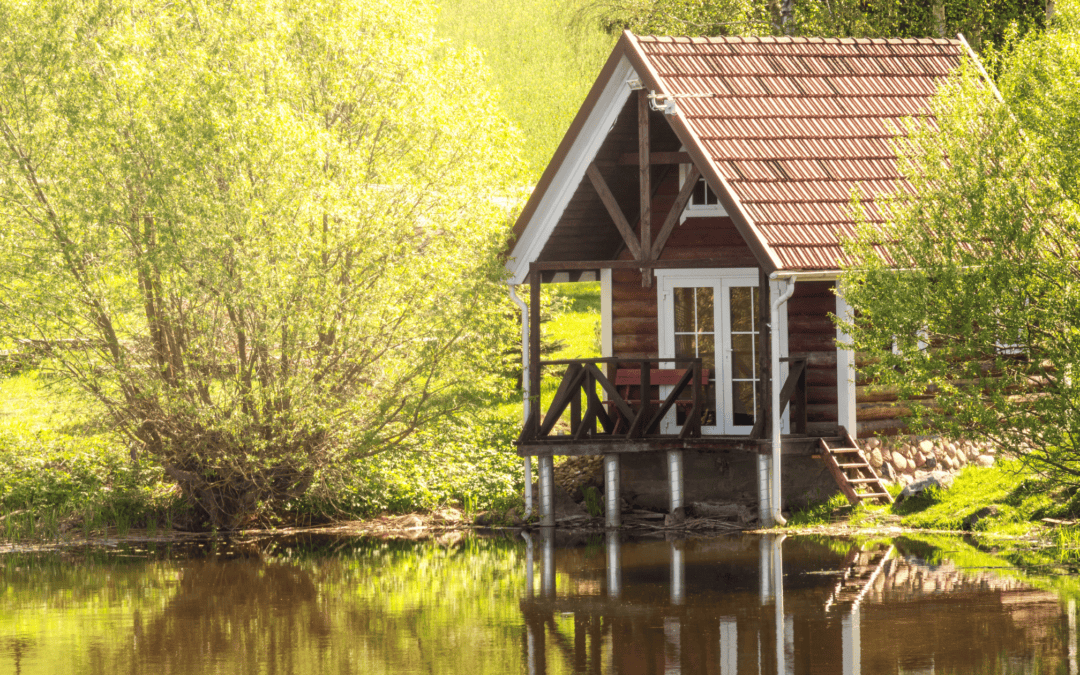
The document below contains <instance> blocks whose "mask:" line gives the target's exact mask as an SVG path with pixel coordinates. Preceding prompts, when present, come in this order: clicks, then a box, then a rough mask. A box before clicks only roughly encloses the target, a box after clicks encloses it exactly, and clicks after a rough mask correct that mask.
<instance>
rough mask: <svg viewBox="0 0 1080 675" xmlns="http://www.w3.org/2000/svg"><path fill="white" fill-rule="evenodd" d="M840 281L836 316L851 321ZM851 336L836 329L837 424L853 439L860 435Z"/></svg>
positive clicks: (851, 315)
mask: <svg viewBox="0 0 1080 675" xmlns="http://www.w3.org/2000/svg"><path fill="white" fill-rule="evenodd" d="M842 290H843V289H842V288H841V287H840V281H839V280H837V282H836V316H837V317H839V318H840V319H841V320H843V321H850V320H851V319H852V317H853V316H854V312H853V311H852V309H851V305H849V304H848V303H847V300H845V299H844V296H843V294H842ZM844 345H851V336H850V335H848V334H847V333H845V332H844V331H843V330H841V329H840V328H837V329H836V414H837V423H838V424H839V425H840V426H842V427H844V428H845V429H847V432H848V433H849V434H851V437H852V438H855V437H856V436H857V435H858V431H859V429H858V426H856V425H857V423H858V420H856V418H855V352H854V351H853V350H852V349H851V347H850V346H847V347H845V346H844Z"/></svg>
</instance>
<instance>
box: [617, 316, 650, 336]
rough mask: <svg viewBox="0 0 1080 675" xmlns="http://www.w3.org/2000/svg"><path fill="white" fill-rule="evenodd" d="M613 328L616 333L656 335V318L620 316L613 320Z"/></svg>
mask: <svg viewBox="0 0 1080 675" xmlns="http://www.w3.org/2000/svg"><path fill="white" fill-rule="evenodd" d="M611 330H612V332H613V333H614V334H615V335H649V336H656V335H657V329H656V318H655V317H653V318H639V317H632V318H630V317H619V318H616V319H615V320H614V321H612V322H611Z"/></svg>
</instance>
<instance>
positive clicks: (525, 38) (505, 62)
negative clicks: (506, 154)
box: [438, 0, 617, 183]
mask: <svg viewBox="0 0 1080 675" xmlns="http://www.w3.org/2000/svg"><path fill="white" fill-rule="evenodd" d="M585 4H586V0H443V2H441V3H440V8H441V13H440V19H439V23H438V31H439V33H440V34H441V36H442V37H444V38H446V39H448V40H449V41H450V42H451V43H452V44H454V45H455V46H457V47H465V46H467V45H469V46H473V47H476V48H477V49H479V50H480V52H481V53H482V54H483V57H484V62H485V64H486V65H487V66H488V68H490V69H491V71H492V75H493V78H494V81H495V84H496V85H497V86H498V87H499V90H500V100H501V102H502V103H501V107H502V111H503V114H504V115H505V116H506V117H508V118H510V119H511V120H513V121H514V122H515V123H516V124H517V126H518V127H519V128H520V129H521V130H522V132H524V133H523V135H524V146H523V147H522V149H521V154H522V157H523V159H524V160H525V162H526V163H527V164H528V167H529V169H528V170H529V176H528V182H530V183H533V182H535V181H536V180H537V179H538V178H539V176H540V174H541V172H543V170H544V168H545V167H546V166H547V163H548V161H549V160H550V159H551V156H552V154H553V153H554V152H555V148H556V147H557V146H558V144H559V142H560V141H561V140H562V137H563V135H564V134H565V133H566V130H567V128H569V126H570V122H571V121H572V120H573V119H574V115H576V114H577V111H578V108H579V107H580V106H581V102H582V101H584V100H585V96H586V95H587V94H588V92H589V88H590V87H591V86H592V83H593V81H594V80H595V79H596V77H597V75H599V73H600V69H601V67H603V64H604V61H605V60H606V59H607V57H608V55H609V54H610V52H611V49H612V48H613V47H614V45H615V40H616V37H617V36H611V35H607V34H606V33H604V32H602V31H600V30H599V29H598V28H595V27H593V26H585V25H579V24H578V23H577V22H575V21H574V19H575V17H576V16H577V15H578V13H579V11H580V10H581V8H582V7H584V6H585Z"/></svg>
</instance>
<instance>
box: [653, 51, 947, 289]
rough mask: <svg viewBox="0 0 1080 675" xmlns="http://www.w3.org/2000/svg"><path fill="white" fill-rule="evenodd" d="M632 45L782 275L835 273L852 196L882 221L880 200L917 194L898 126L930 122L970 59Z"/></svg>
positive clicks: (850, 220)
mask: <svg viewBox="0 0 1080 675" xmlns="http://www.w3.org/2000/svg"><path fill="white" fill-rule="evenodd" d="M632 39H633V40H634V41H636V43H637V48H638V50H639V53H640V54H641V55H642V56H643V57H644V59H645V60H646V63H647V66H648V69H649V70H650V71H651V73H649V75H650V77H648V78H647V79H649V80H656V82H655V84H656V85H657V87H658V91H657V93H658V94H667V95H673V96H674V97H675V99H676V101H677V102H678V111H679V115H678V116H679V118H681V119H682V121H683V123H685V124H686V126H687V128H688V129H689V131H690V132H691V133H692V134H693V135H694V136H696V137H697V142H698V145H699V147H700V149H701V150H702V151H703V152H704V153H705V154H706V155H707V156H708V157H709V158H710V159H711V160H712V162H713V164H714V166H715V169H716V172H717V173H718V174H719V176H721V177H722V178H723V179H724V180H725V181H726V182H727V184H728V186H730V188H731V190H732V191H733V192H734V196H735V197H736V198H737V199H738V200H739V202H740V203H741V206H742V211H743V215H745V216H746V218H747V219H748V220H749V221H750V222H751V226H752V227H753V228H754V229H756V231H757V232H758V233H759V234H760V236H761V238H762V239H763V240H764V241H765V243H766V244H767V245H768V247H769V248H770V249H771V250H772V252H773V254H774V255H775V259H776V260H777V261H778V262H779V263H780V267H781V268H784V269H835V268H836V267H837V266H838V263H839V262H840V260H841V258H842V254H841V250H840V246H839V238H840V236H841V235H843V234H851V233H853V232H854V227H855V218H854V214H853V212H852V209H851V198H852V195H853V194H854V193H856V192H857V193H859V194H860V199H861V200H862V205H863V208H864V210H865V215H866V217H867V218H868V219H869V220H871V221H881V220H882V219H883V218H885V217H887V215H888V214H887V213H885V212H884V205H882V204H881V203H879V202H878V201H877V200H876V198H877V197H879V196H881V195H885V194H889V193H893V192H896V191H898V190H910V189H911V186H910V185H908V184H907V183H906V181H904V180H903V178H902V177H901V176H900V174H899V172H898V171H897V166H896V159H895V157H894V155H893V152H892V150H891V148H890V146H889V140H890V139H891V138H893V137H894V136H895V134H896V129H897V127H898V121H899V119H900V118H903V117H910V116H924V117H925V116H929V114H930V113H929V100H930V98H931V97H932V96H933V95H934V93H935V91H936V88H937V86H938V84H939V83H940V82H941V81H942V79H944V78H945V77H946V76H947V75H948V74H949V73H950V71H952V70H953V69H954V68H956V66H957V65H958V64H959V61H960V54H961V50H962V49H963V45H962V43H961V42H960V41H959V40H940V39H918V40H914V39H830V38H723V37H721V38H672V37H650V36H633V37H632ZM695 94H696V95H699V96H696V97H695V96H691V95H695ZM708 173H710V172H708V171H706V174H708ZM714 187H716V186H714Z"/></svg>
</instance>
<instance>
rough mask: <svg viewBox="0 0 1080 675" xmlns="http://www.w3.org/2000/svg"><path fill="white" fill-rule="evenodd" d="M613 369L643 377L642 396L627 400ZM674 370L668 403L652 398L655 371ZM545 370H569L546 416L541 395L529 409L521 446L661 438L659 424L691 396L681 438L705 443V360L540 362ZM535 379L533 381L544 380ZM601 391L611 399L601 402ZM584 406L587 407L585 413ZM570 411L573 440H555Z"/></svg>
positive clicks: (534, 396)
mask: <svg viewBox="0 0 1080 675" xmlns="http://www.w3.org/2000/svg"><path fill="white" fill-rule="evenodd" d="M608 364H613V365H616V367H619V368H627V367H636V368H638V369H640V372H641V376H640V380H639V383H638V384H637V385H636V386H638V387H639V388H640V389H639V391H640V393H641V395H639V396H638V400H633V399H629V398H628V397H627V396H623V395H622V394H621V393H620V392H619V390H618V388H617V387H616V386H615V385H614V384H613V383H612V382H611V380H610V379H608V377H607V375H605V374H604V372H603V370H602V369H601V366H604V365H608ZM659 364H672V365H673V366H675V368H676V369H677V374H678V378H677V379H676V380H675V384H674V385H673V386H672V388H671V391H670V392H669V393H668V395H667V396H666V397H665V398H664V400H663V401H659V400H658V399H653V398H652V396H651V393H650V392H651V387H652V382H651V377H652V372H653V366H655V365H659ZM539 365H540V366H541V367H543V366H565V367H566V372H565V373H564V374H563V378H562V381H561V382H560V383H559V388H558V390H556V392H555V395H554V396H553V397H552V400H551V403H550V405H549V406H548V408H547V411H546V412H545V413H544V414H543V415H542V416H541V410H543V404H542V402H541V400H540V398H541V397H540V392H539V391H534V392H533V394H532V399H531V405H530V406H529V409H530V414H529V419H528V420H526V422H525V428H524V429H523V430H522V432H521V436H520V437H519V438H518V441H519V442H522V443H524V442H529V441H539V440H549V439H550V440H553V439H556V438H558V439H559V440H584V439H596V438H624V439H626V440H634V439H643V438H649V437H659V436H660V433H659V426H660V420H662V419H663V418H664V416H665V415H667V414H668V412H669V411H670V410H671V409H672V408H673V407H674V406H675V405H676V404H678V403H679V401H680V398H679V397H680V396H682V394H683V393H684V392H686V391H687V388H689V390H690V399H689V402H690V409H689V411H688V412H687V415H686V423H685V424H683V425H682V428H681V429H680V430H679V433H678V438H700V437H701V414H702V411H703V410H704V407H705V400H704V396H703V394H702V386H701V385H702V379H703V378H702V374H703V373H702V367H701V359H686V358H682V359H673V358H672V359H661V358H655V359H624V358H602V359H576V360H560V361H540V362H539ZM539 379H540V378H536V379H534V380H533V381H534V382H535V381H536V380H539ZM597 387H599V388H600V390H601V391H602V392H603V394H604V395H605V396H606V400H601V398H600V394H599V393H598V392H597ZM582 400H584V402H585V405H584V408H583V407H582ZM567 408H569V409H570V434H569V435H568V436H567V435H557V436H553V435H552V434H551V432H552V430H553V429H554V428H555V425H556V424H557V423H558V421H559V420H560V419H561V418H562V416H563V413H564V412H566V409H567Z"/></svg>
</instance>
